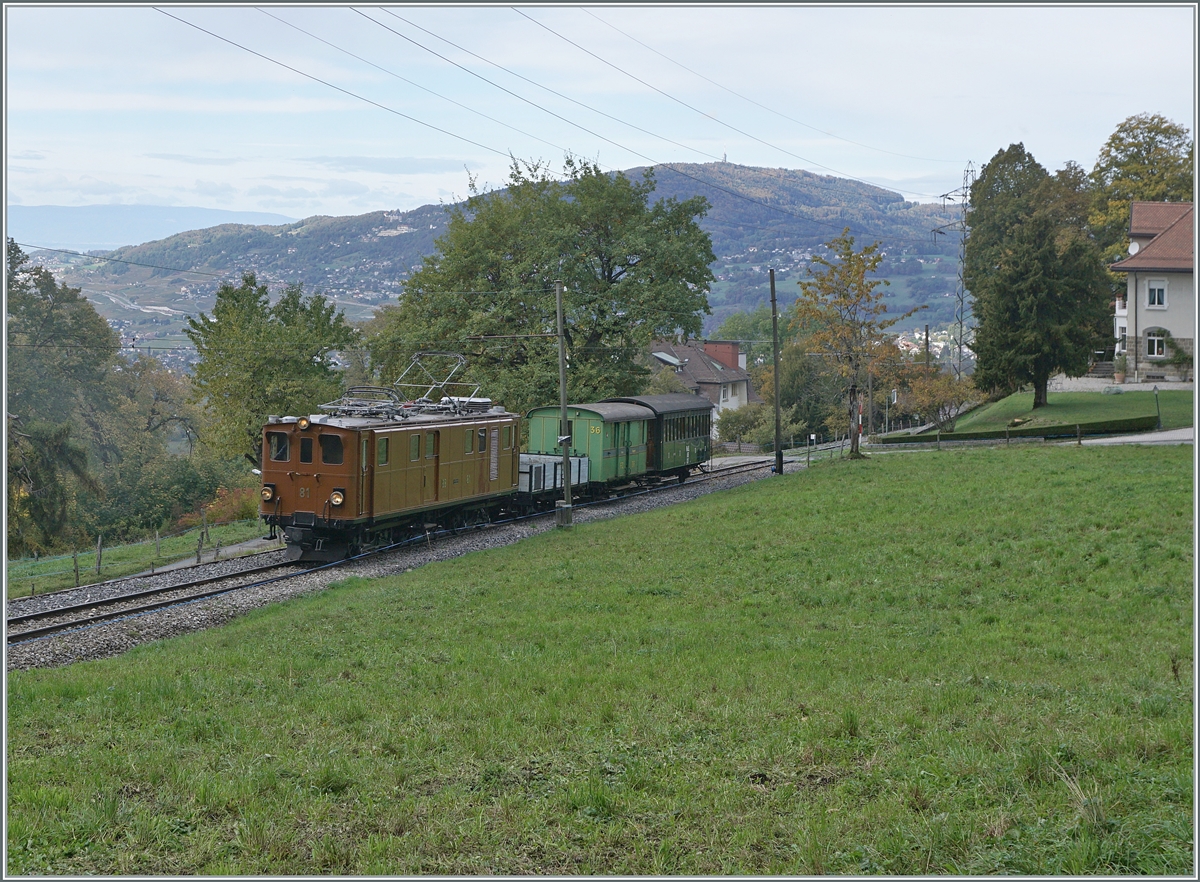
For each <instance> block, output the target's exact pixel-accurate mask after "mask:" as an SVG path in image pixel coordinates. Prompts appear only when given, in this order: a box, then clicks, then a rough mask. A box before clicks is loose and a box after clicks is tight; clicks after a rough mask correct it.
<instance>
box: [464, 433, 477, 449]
mask: <svg viewBox="0 0 1200 882" xmlns="http://www.w3.org/2000/svg"><path fill="white" fill-rule="evenodd" d="M474 443H475V435H474V434H473V433H472V432H471V430H470V429H467V430H466V431H465V432H463V453H474V452H475V447H474Z"/></svg>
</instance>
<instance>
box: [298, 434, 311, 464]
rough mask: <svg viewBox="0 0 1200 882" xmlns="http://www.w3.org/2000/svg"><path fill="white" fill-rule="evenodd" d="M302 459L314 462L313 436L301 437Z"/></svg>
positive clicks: (302, 460)
mask: <svg viewBox="0 0 1200 882" xmlns="http://www.w3.org/2000/svg"><path fill="white" fill-rule="evenodd" d="M300 461H301V462H312V438H301V439H300Z"/></svg>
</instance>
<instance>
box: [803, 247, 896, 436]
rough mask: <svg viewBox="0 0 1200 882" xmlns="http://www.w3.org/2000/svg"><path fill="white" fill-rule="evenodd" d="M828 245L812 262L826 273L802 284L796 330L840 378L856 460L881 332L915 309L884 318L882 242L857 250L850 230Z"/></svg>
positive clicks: (885, 309) (881, 336)
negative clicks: (864, 394) (862, 397)
mask: <svg viewBox="0 0 1200 882" xmlns="http://www.w3.org/2000/svg"><path fill="white" fill-rule="evenodd" d="M826 244H827V246H828V248H829V252H830V255H831V256H830V257H829V258H826V257H820V256H819V257H814V258H813V263H814V264H815V265H818V266H823V267H825V269H824V271H823V272H821V273H819V274H816V275H815V276H814V277H813V278H812V279H810V280H806V281H802V282H800V283H799V284H800V292H801V293H800V297H799V299H798V300H797V301H796V306H795V314H794V318H793V321H792V328H793V329H794V330H802V329H804V330H807V331H808V333H807V339H808V347H809V348H810V349H811V350H813V351H816V352H819V353H822V354H823V355H825V356H826V357H828V359H829V362H830V364H831V365H832V366H833V368H834V370H835V371H836V373H837V375H838V376H839V377H840V378H841V379H842V381H843V384H844V386H843V388H845V390H846V391H847V392H848V395H847V399H848V404H849V407H848V414H849V421H850V422H849V433H850V455H851V456H857V455H858V442H859V432H858V410H859V401H858V396H859V390H860V388H861V387H862V386H864V385H865V381H866V369H867V365H868V363H869V361H870V360H871V358H872V357H873V356H874V355H875V354H876V353H877V352H878V351H879V350H880V348H881V347H882V345H883V342H884V338H883V332H884V331H886V330H887V329H888V328H890V327H891V326H892V325H894V324H896V323H897V322H899V321H902V320H904V319H905V318H908V317H909V316H910V315H912V314H913V313H914V312H916V311H917V310H915V309H913V310H909V311H908V312H906V313H904V314H903V315H899V316H894V317H892V318H884V316H885V315H886V313H887V305H886V304H885V303H884V302H883V292H882V291H881V290H877V289H878V288H879V287H880V286H882V285H887V281H886V280H884V279H878V278H875V277H874V276H873V274H874V271H875V269H876V267H878V266H879V263H880V261H882V260H883V256H882V255H880V254H879V253H878V249H879V243H878V242H876V243H874V244H872V245H867V246H866V247H864V248H862V249H861V250H858V251H855V250H854V237H853V236H851V235H850V229H849V227H847V228H846V229H845V230H843V231H842V235H840V236H838V237H837V238H836V239H834V240H833V241H831V242H828V243H826Z"/></svg>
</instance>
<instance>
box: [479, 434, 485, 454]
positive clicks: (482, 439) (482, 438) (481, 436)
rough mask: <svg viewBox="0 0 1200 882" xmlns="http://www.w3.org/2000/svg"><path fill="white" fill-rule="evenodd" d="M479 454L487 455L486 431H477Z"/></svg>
mask: <svg viewBox="0 0 1200 882" xmlns="http://www.w3.org/2000/svg"><path fill="white" fill-rule="evenodd" d="M479 452H480V453H487V429H480V430H479Z"/></svg>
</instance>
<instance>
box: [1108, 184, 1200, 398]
mask: <svg viewBox="0 0 1200 882" xmlns="http://www.w3.org/2000/svg"><path fill="white" fill-rule="evenodd" d="M1193 216H1194V212H1193V206H1192V203H1190V202H1135V203H1133V205H1132V207H1131V209H1130V216H1129V257H1127V258H1125V259H1124V260H1120V261H1117V262H1116V263H1114V264H1113V265H1112V269H1113V270H1114V271H1115V272H1119V273H1125V274H1126V276H1125V277H1126V280H1127V282H1126V290H1125V297H1124V298H1123V299H1118V300H1117V302H1116V304H1115V310H1114V314H1113V334H1114V336H1115V337H1116V338H1117V347H1116V348H1117V352H1118V353H1121V352H1124V353H1125V355H1126V357H1127V360H1128V370H1127V374H1126V376H1127V378H1128V379H1129V380H1132V381H1133V382H1135V383H1140V382H1146V381H1154V380H1165V379H1183V377H1182V376H1181V375H1180V371H1179V369H1178V368H1176V367H1174V366H1171V365H1167V364H1165V363H1164V362H1165V361H1166V359H1167V358H1168V357H1170V355H1171V351H1170V348H1169V347H1168V346H1167V344H1166V340H1167V335H1168V334H1170V336H1171V338H1173V342H1174V343H1175V344H1176V345H1178V346H1179V348H1181V349H1183V350H1184V351H1186V352H1188V353H1193V352H1194V348H1193V346H1194V340H1195V337H1196V285H1195V222H1194V220H1193Z"/></svg>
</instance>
